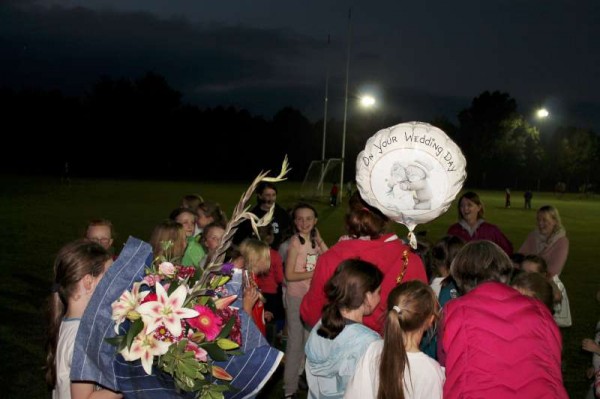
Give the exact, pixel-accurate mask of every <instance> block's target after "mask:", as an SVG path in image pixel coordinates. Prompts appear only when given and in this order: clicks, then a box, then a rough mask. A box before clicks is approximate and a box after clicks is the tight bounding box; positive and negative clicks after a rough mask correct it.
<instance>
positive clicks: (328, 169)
mask: <svg viewBox="0 0 600 399" xmlns="http://www.w3.org/2000/svg"><path fill="white" fill-rule="evenodd" d="M341 170H342V160H341V159H340V158H330V159H326V160H317V161H311V163H310V165H309V166H308V169H307V170H306V175H305V176H304V181H303V182H302V187H301V192H300V194H301V197H302V198H321V197H328V196H329V192H330V190H331V186H332V185H333V183H336V184H339V183H338V182H339V180H340V173H341Z"/></svg>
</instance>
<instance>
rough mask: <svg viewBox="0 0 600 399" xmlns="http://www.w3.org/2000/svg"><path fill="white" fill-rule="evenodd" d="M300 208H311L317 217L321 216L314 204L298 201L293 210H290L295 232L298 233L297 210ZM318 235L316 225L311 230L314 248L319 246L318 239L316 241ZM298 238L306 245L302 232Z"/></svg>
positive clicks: (311, 240)
mask: <svg viewBox="0 0 600 399" xmlns="http://www.w3.org/2000/svg"><path fill="white" fill-rule="evenodd" d="M299 209H310V210H311V211H312V212H313V214H314V215H315V219H317V218H318V217H319V214H318V213H317V210H316V209H315V207H314V206H312V205H310V204H307V203H306V202H299V203H297V204H296V205H295V206H294V208H292V212H290V215H291V218H292V229H293V231H294V234H297V233H298V229H297V228H296V222H295V220H296V212H297V211H298V210H299ZM316 236H317V229H316V227H313V229H312V230H311V231H310V243H311V246H312V248H316V247H317V241H316ZM298 240H300V244H302V245H304V237H302V236H301V235H300V234H298Z"/></svg>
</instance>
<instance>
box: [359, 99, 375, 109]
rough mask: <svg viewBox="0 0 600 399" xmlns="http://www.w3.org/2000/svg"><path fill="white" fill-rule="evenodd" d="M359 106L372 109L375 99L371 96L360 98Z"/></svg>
mask: <svg viewBox="0 0 600 399" xmlns="http://www.w3.org/2000/svg"><path fill="white" fill-rule="evenodd" d="M360 105H362V106H363V107H367V108H368V107H372V106H373V105H375V98H373V97H371V96H362V97H361V98H360Z"/></svg>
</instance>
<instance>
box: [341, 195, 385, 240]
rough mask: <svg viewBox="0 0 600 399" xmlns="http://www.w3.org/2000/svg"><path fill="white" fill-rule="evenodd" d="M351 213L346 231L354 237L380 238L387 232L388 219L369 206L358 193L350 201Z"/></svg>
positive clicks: (347, 219) (348, 216)
mask: <svg viewBox="0 0 600 399" xmlns="http://www.w3.org/2000/svg"><path fill="white" fill-rule="evenodd" d="M349 207H350V212H349V213H348V214H347V215H346V230H347V231H348V234H349V235H350V236H352V237H361V236H368V237H371V238H378V237H379V236H380V235H381V234H382V233H383V232H384V230H385V226H386V224H387V222H388V220H389V219H388V217H387V216H385V215H384V214H383V213H381V211H380V210H379V209H377V208H375V207H372V206H371V205H369V204H367V203H366V202H365V201H364V200H363V199H362V197H361V196H360V193H359V192H358V191H356V192H355V193H354V194H352V197H350V201H349Z"/></svg>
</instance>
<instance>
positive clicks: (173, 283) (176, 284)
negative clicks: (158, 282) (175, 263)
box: [167, 280, 179, 295]
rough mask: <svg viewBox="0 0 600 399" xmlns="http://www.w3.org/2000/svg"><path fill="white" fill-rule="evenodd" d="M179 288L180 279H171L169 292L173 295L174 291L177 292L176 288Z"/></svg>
mask: <svg viewBox="0 0 600 399" xmlns="http://www.w3.org/2000/svg"><path fill="white" fill-rule="evenodd" d="M177 288H179V281H178V280H172V281H171V285H170V286H169V290H168V291H167V293H168V294H169V295H171V294H172V293H173V292H175V290H176V289H177Z"/></svg>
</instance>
